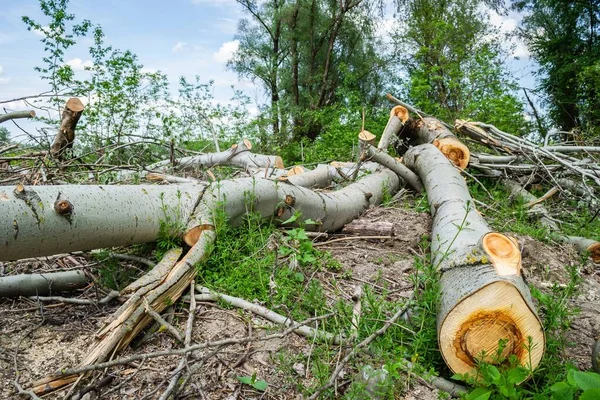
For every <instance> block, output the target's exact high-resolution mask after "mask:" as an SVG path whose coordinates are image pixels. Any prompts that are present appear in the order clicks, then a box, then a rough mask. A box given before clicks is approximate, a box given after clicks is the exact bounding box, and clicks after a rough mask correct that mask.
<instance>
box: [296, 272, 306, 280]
mask: <svg viewBox="0 0 600 400" xmlns="http://www.w3.org/2000/svg"><path fill="white" fill-rule="evenodd" d="M294 279H295V280H296V281H298V282H304V274H303V273H302V272H296V273H295V274H294Z"/></svg>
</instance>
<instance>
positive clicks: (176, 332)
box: [143, 297, 184, 342]
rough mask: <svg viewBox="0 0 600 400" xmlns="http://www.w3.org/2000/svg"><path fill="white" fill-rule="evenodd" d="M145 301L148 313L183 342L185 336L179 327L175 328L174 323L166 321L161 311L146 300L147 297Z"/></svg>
mask: <svg viewBox="0 0 600 400" xmlns="http://www.w3.org/2000/svg"><path fill="white" fill-rule="evenodd" d="M143 301H144V308H145V309H146V312H147V313H148V315H150V316H151V317H152V318H153V319H154V320H155V321H156V322H158V323H159V324H160V325H161V326H164V327H165V328H166V329H167V330H168V331H169V333H170V334H171V335H173V336H174V337H175V339H177V340H178V341H180V342H183V339H184V337H183V335H182V334H181V332H180V331H179V330H178V329H177V328H175V327H174V326H173V325H171V324H170V323H168V322H167V321H165V319H164V318H163V317H161V316H160V314H159V313H157V312H156V311H154V310H153V309H152V307H150V304H148V300H146V298H145V297H144V298H143Z"/></svg>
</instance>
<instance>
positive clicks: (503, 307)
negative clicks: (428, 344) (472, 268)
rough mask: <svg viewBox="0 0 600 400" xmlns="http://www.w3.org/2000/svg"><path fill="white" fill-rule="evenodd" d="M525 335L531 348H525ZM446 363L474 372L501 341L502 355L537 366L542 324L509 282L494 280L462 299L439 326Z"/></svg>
mask: <svg viewBox="0 0 600 400" xmlns="http://www.w3.org/2000/svg"><path fill="white" fill-rule="evenodd" d="M528 337H531V338H532V341H533V347H532V348H531V349H528V348H527V344H528ZM438 339H439V342H440V349H441V351H442V356H443V357H444V360H445V361H446V364H448V366H449V367H450V369H452V371H453V372H455V373H474V369H475V366H476V364H477V361H478V360H484V361H486V362H490V363H495V355H496V352H497V351H498V343H499V341H500V340H506V345H505V348H504V350H503V351H502V356H503V357H508V356H509V355H511V354H514V355H515V356H517V359H518V361H519V363H520V364H521V365H525V366H529V362H530V360H531V364H532V365H531V367H532V368H536V367H537V365H538V364H539V363H540V360H541V358H542V355H543V353H544V348H545V345H546V343H545V337H544V332H543V330H542V327H541V324H540V322H539V320H538V319H537V317H536V316H535V314H534V313H533V312H532V310H531V309H529V307H528V305H527V303H526V302H525V300H524V299H523V298H522V297H521V294H520V293H519V291H518V290H517V289H516V288H515V287H514V286H513V284H512V283H510V282H509V281H504V280H501V281H496V282H493V283H491V284H489V285H487V286H485V287H483V288H482V289H480V290H479V291H477V292H476V293H473V294H471V295H470V296H468V297H467V298H465V299H464V300H463V301H461V302H460V303H459V304H458V305H457V306H456V307H454V309H453V310H452V311H451V312H450V313H449V314H448V316H447V317H446V319H445V320H444V321H443V322H442V323H441V326H440V329H439V337H438Z"/></svg>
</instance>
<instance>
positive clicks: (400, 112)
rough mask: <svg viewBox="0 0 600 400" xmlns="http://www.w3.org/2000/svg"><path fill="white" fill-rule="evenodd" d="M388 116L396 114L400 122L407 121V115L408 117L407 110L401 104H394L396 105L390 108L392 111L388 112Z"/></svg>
mask: <svg viewBox="0 0 600 400" xmlns="http://www.w3.org/2000/svg"><path fill="white" fill-rule="evenodd" d="M390 116H396V117H398V119H399V120H400V121H402V122H406V121H408V117H409V115H408V110H407V109H406V108H405V107H402V106H396V107H394V108H392V111H391V112H390Z"/></svg>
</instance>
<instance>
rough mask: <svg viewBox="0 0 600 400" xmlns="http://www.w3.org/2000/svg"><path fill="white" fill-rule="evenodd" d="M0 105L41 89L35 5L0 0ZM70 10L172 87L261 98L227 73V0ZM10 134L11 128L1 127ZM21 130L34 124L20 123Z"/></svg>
mask: <svg viewBox="0 0 600 400" xmlns="http://www.w3.org/2000/svg"><path fill="white" fill-rule="evenodd" d="M0 3H2V6H3V12H2V13H0V100H9V99H13V98H18V97H21V96H28V95H33V94H36V93H40V92H43V91H45V90H47V86H46V84H45V82H43V81H41V80H40V79H39V77H38V74H37V73H36V72H35V71H34V69H33V68H34V66H36V65H41V59H42V57H43V45H42V43H41V42H40V36H39V34H36V33H35V32H30V31H27V29H26V27H25V24H24V23H23V22H22V21H21V17H22V16H23V15H27V16H29V17H31V18H33V19H34V20H36V21H40V22H45V21H47V20H46V19H45V18H44V16H43V15H42V13H41V11H40V9H39V4H38V1H37V0H20V1H16V0H0ZM70 12H71V13H73V14H75V16H76V18H77V20H79V21H80V20H82V19H89V20H91V21H92V23H94V24H100V25H101V26H102V28H103V30H104V33H105V35H106V38H105V41H106V43H107V44H110V45H113V46H114V47H115V48H119V49H122V50H127V49H128V50H131V51H133V52H134V53H135V54H137V55H138V57H139V60H140V62H141V63H142V64H144V66H145V67H146V68H148V69H149V70H152V71H154V70H160V71H162V72H163V73H165V74H167V76H168V78H169V80H170V82H171V83H172V90H173V91H174V90H176V83H177V81H178V79H179V77H180V76H182V75H183V76H186V77H193V76H194V75H199V76H200V77H201V79H202V80H203V81H209V80H214V81H215V98H216V99H217V100H219V101H227V100H228V99H229V98H230V97H231V94H232V91H231V89H230V86H231V85H232V84H235V86H236V88H239V89H243V90H244V91H245V92H246V93H247V94H248V95H249V96H250V97H251V98H252V99H254V100H255V101H258V102H260V101H262V99H263V93H262V91H261V90H260V89H259V88H256V87H255V86H254V85H252V84H251V83H250V82H247V81H245V82H240V81H239V80H238V77H237V76H236V74H234V73H233V72H231V71H227V70H226V68H225V64H226V61H227V59H228V58H229V57H230V56H231V54H232V53H233V52H234V51H235V49H236V48H237V43H236V42H235V41H234V34H235V31H236V27H237V21H238V20H239V19H240V18H241V17H242V16H243V14H242V10H241V8H240V6H239V5H238V4H237V3H236V2H235V1H234V0H213V1H210V0H174V1H165V0H161V1H158V0H146V1H144V0H102V1H99V0H71V2H70ZM517 21H518V15H509V16H498V15H497V14H491V22H492V23H493V24H495V25H497V26H499V27H500V28H501V30H504V31H511V30H512V29H514V28H515V27H516V25H517ZM392 25H393V15H392V12H391V10H390V12H388V15H386V16H385V18H384V20H383V21H382V24H381V26H382V31H381V32H382V34H383V35H385V33H386V30H388V29H391V28H392ZM90 44H91V39H80V42H79V44H78V45H77V46H75V47H73V48H72V49H70V51H69V52H68V53H67V54H66V55H65V61H66V62H67V63H69V64H70V65H71V66H72V67H73V69H74V70H76V71H77V70H80V72H78V73H85V72H82V70H83V66H84V65H86V63H90V62H91V61H89V57H88V56H87V48H88V47H89V46H90ZM515 54H516V55H519V56H521V60H519V61H514V60H513V61H511V62H510V67H511V69H512V71H513V73H514V76H515V77H516V78H517V79H519V80H520V82H521V84H522V85H524V86H527V87H532V86H533V79H532V77H531V62H530V61H529V59H528V57H527V53H526V49H525V48H524V46H522V45H518V47H517V51H516V53H515ZM26 107H27V106H26V105H25V104H24V103H23V102H13V103H8V104H0V112H3V111H4V110H3V109H2V108H6V109H7V110H10V111H12V110H18V109H24V108H26ZM3 125H4V126H6V127H7V128H9V129H10V130H11V132H12V133H13V134H16V132H17V128H16V127H14V126H13V124H10V123H5V124H3ZM23 126H24V127H25V128H26V129H31V128H33V127H35V126H36V125H35V124H32V123H27V122H24V123H23Z"/></svg>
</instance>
